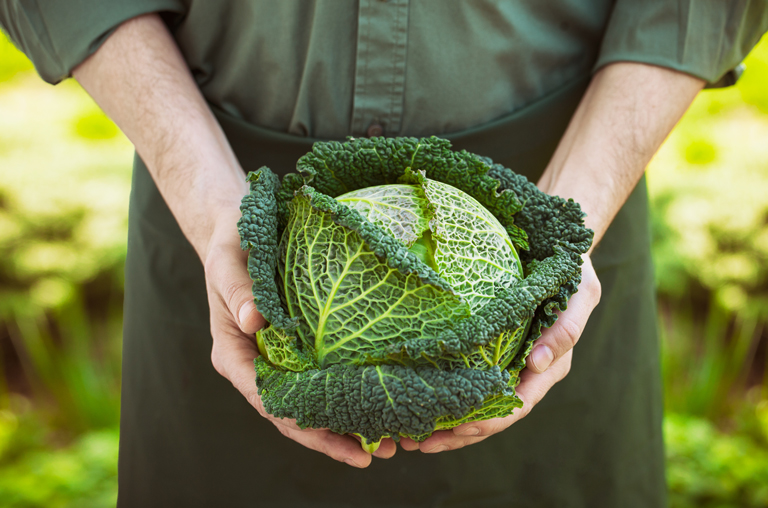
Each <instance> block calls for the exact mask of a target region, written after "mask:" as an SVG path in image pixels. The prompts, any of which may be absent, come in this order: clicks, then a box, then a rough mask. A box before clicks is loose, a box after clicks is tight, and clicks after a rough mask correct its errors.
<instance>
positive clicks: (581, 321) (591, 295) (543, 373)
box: [400, 255, 600, 453]
mask: <svg viewBox="0 0 768 508" xmlns="http://www.w3.org/2000/svg"><path fill="white" fill-rule="evenodd" d="M582 271H583V273H582V279H581V284H579V291H578V292H577V293H576V294H575V295H573V297H572V298H571V299H570V300H569V301H568V308H567V309H566V310H565V311H564V312H562V313H560V315H559V317H558V318H557V321H556V322H555V324H554V325H553V326H552V327H551V328H547V329H546V330H544V332H543V333H542V334H541V337H540V338H539V339H538V340H537V341H536V343H535V345H534V346H533V350H532V351H531V354H530V356H528V359H527V365H526V367H527V368H526V369H524V370H523V372H522V373H521V376H520V378H521V381H520V384H519V385H518V386H517V388H516V392H517V395H518V397H520V399H522V401H523V407H521V408H519V409H516V410H515V411H514V413H512V414H511V415H509V416H507V417H506V418H494V419H493V420H485V421H481V422H469V423H465V424H462V425H459V426H458V427H455V428H453V429H451V430H443V431H440V432H435V433H434V434H432V436H430V437H429V439H427V440H426V441H424V442H422V443H416V442H414V441H412V440H411V439H407V438H406V439H402V440H401V441H400V445H401V446H402V447H403V448H404V449H405V450H409V451H412V450H416V449H419V450H421V451H422V452H425V453H437V452H443V451H448V450H457V449H459V448H463V447H465V446H467V445H471V444H475V443H479V442H480V441H483V440H484V439H486V438H488V437H489V436H492V435H493V434H496V433H498V432H501V431H502V430H504V429H506V428H507V427H509V426H510V425H512V424H513V423H515V422H516V421H518V420H520V419H522V418H524V417H525V416H526V415H527V414H528V413H530V412H531V409H533V407H534V406H535V405H536V404H538V402H539V401H540V400H541V399H542V398H543V397H544V395H545V394H546V393H547V392H548V391H549V390H550V389H551V388H552V387H553V386H554V385H555V383H557V382H558V381H560V380H562V379H563V378H564V377H565V376H566V374H568V372H569V371H570V370H571V357H572V356H573V351H572V349H573V346H575V345H576V342H577V341H578V340H579V337H580V336H581V333H582V332H583V331H584V327H585V326H586V325H587V319H589V316H590V314H591V313H592V311H593V310H594V308H595V307H596V306H597V304H598V302H599V301H600V281H598V280H597V275H596V274H595V269H594V268H593V267H592V261H591V260H590V258H589V256H586V255H585V256H584V265H583V266H582Z"/></svg>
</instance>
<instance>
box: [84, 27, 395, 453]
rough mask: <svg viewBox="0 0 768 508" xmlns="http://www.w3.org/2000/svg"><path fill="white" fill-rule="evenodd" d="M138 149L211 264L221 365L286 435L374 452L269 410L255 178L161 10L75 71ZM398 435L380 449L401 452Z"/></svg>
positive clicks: (216, 361)
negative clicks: (263, 390) (261, 346)
mask: <svg viewBox="0 0 768 508" xmlns="http://www.w3.org/2000/svg"><path fill="white" fill-rule="evenodd" d="M73 74H74V76H75V77H76V78H77V80H78V81H79V82H80V84H81V85H82V86H83V88H85V90H86V91H87V92H88V93H89V94H90V95H91V97H93V98H94V100H95V101H96V102H97V103H98V104H99V106H101V108H102V109H103V110H104V111H105V112H106V113H107V115H109V117H110V118H112V120H113V121H114V122H115V123H116V124H117V125H118V127H120V129H121V130H122V131H123V132H124V133H125V134H126V135H127V136H128V138H129V139H130V140H131V141H132V142H133V144H134V146H135V147H136V151H137V152H138V154H139V155H140V156H141V158H142V160H143V161H144V162H145V163H146V165H147V168H148V169H149V171H150V173H151V174H152V178H153V179H154V181H155V184H157V188H158V189H159V190H160V193H161V194H162V196H163V199H164V200H165V202H166V203H167V204H168V207H169V208H170V210H171V212H172V213H173V216H174V217H175V218H176V221H177V222H178V223H179V226H180V227H181V230H182V232H183V233H184V236H185V237H186V238H187V240H189V242H190V243H191V244H192V246H193V247H194V248H195V251H196V252H197V254H198V256H200V259H201V261H202V262H203V265H204V267H205V278H206V285H207V287H208V301H209V304H210V311H211V332H212V335H213V351H212V355H211V357H212V359H213V365H214V367H215V368H216V370H217V371H218V372H219V373H220V374H221V375H223V376H224V377H226V378H227V379H229V380H230V381H231V382H232V384H233V385H235V388H237V389H238V390H239V391H240V393H242V394H243V395H244V396H245V397H246V399H248V401H249V402H250V403H251V404H252V405H253V406H254V407H255V408H256V409H257V410H258V411H259V413H261V415H262V416H264V417H265V418H267V419H269V420H270V421H271V422H272V423H274V424H275V426H276V427H277V428H278V429H279V430H280V432H282V433H283V434H284V435H286V436H288V437H289V438H291V439H293V440H294V441H296V442H298V443H301V444H303V445H304V446H306V447H308V448H311V449H313V450H317V451H319V452H322V453H325V454H326V455H328V456H330V457H332V458H334V459H336V460H339V461H343V462H347V463H349V464H350V465H353V466H357V467H366V466H368V465H369V464H370V463H371V456H370V455H369V454H367V453H366V452H364V451H363V450H362V449H361V447H360V445H359V444H358V443H357V442H356V440H355V439H354V438H352V437H350V436H341V435H338V434H334V433H333V432H331V431H329V430H316V429H305V430H302V429H300V428H299V427H298V426H297V425H296V423H295V422H294V421H291V420H281V419H278V418H274V417H273V416H271V415H269V414H268V413H267V412H266V411H264V407H263V406H262V404H261V399H260V398H259V395H258V393H257V389H256V383H255V381H254V380H255V378H256V374H255V373H254V370H253V360H254V358H256V357H257V356H258V355H259V353H258V349H257V347H256V344H255V340H254V336H253V334H254V333H255V332H256V331H257V330H259V329H260V328H261V327H262V326H264V324H265V322H264V318H263V317H262V316H261V314H259V312H258V310H256V306H255V305H254V303H253V297H252V296H251V280H250V278H249V277H248V273H247V272H246V255H245V253H244V252H242V251H241V250H240V239H239V235H238V232H237V226H236V225H237V220H238V219H239V217H240V211H239V208H238V207H239V204H240V200H241V198H242V197H243V195H244V194H245V193H246V192H248V184H247V183H246V181H245V174H244V173H243V170H242V169H241V168H240V164H239V163H238V161H237V157H235V154H234V152H233V151H232V148H231V147H230V146H229V142H228V141H227V138H226V136H225V135H224V132H223V131H222V130H221V127H220V126H219V124H218V122H217V121H216V118H215V117H214V116H213V113H211V110H210V108H209V107H208V104H207V103H206V101H205V99H204V98H203V96H202V94H201V93H200V89H199V88H198V87H197V84H196V83H195V81H194V79H193V78H192V75H191V73H190V71H189V68H188V67H187V64H186V62H185V61H184V58H183V56H182V55H181V52H180V51H179V48H178V47H177V46H176V42H175V41H174V40H173V37H171V35H170V33H169V32H168V29H167V28H166V26H165V24H164V23H163V22H162V20H161V19H160V17H159V16H158V15H157V14H148V15H144V16H139V17H136V18H133V19H131V20H129V21H126V22H125V23H123V24H122V25H120V26H119V27H118V28H117V29H116V30H115V31H114V32H113V33H112V34H111V35H110V36H109V38H108V39H107V40H106V41H105V42H104V44H103V45H102V46H101V47H100V48H99V49H98V50H97V51H96V52H95V53H94V54H93V55H91V56H90V57H88V58H87V59H86V60H85V61H83V63H81V64H80V65H79V66H78V67H77V68H75V70H74V71H73ZM394 451H395V445H394V443H393V442H392V441H391V440H389V442H388V443H383V444H382V446H381V447H380V448H379V450H378V451H377V452H376V456H378V457H391V456H392V455H393V454H394Z"/></svg>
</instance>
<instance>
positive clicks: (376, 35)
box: [351, 0, 408, 137]
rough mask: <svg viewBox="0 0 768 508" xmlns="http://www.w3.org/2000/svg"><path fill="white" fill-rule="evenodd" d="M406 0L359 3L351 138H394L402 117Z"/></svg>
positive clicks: (362, 0)
mask: <svg viewBox="0 0 768 508" xmlns="http://www.w3.org/2000/svg"><path fill="white" fill-rule="evenodd" d="M407 42H408V0H360V8H359V11H358V25H357V55H356V60H355V65H356V67H355V88H354V96H353V102H352V129H351V130H352V135H353V136H368V137H372V136H384V135H386V136H394V135H397V134H399V132H400V126H401V122H402V117H403V94H404V91H405V59H406V46H407Z"/></svg>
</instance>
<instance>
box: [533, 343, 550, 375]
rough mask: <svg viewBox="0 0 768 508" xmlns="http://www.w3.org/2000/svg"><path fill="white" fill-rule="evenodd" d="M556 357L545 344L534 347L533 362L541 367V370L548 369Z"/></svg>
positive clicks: (538, 367) (537, 366)
mask: <svg viewBox="0 0 768 508" xmlns="http://www.w3.org/2000/svg"><path fill="white" fill-rule="evenodd" d="M554 359H555V355H554V354H552V350H551V349H549V347H548V346H546V345H545V344H539V345H538V346H536V347H535V348H533V352H532V353H531V362H533V365H534V366H535V367H536V368H537V369H539V372H544V371H545V370H547V368H548V367H549V364H551V363H552V360H554Z"/></svg>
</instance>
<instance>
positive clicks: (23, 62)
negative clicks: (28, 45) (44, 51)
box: [0, 31, 33, 83]
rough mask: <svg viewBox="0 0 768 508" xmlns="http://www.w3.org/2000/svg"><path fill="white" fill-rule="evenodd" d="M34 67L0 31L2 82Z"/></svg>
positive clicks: (0, 77) (0, 81)
mask: <svg viewBox="0 0 768 508" xmlns="http://www.w3.org/2000/svg"><path fill="white" fill-rule="evenodd" d="M32 68H33V67H32V62H30V61H29V59H28V58H27V57H26V56H24V53H22V52H21V51H19V50H18V49H16V46H14V45H13V43H11V41H10V40H8V38H7V37H6V36H5V34H4V33H3V32H2V31H0V83H2V82H3V81H8V80H9V79H11V78H12V77H14V76H15V75H16V74H17V73H20V72H24V71H28V70H31V69H32Z"/></svg>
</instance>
